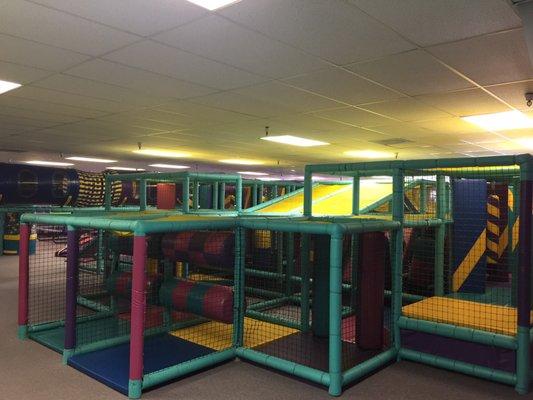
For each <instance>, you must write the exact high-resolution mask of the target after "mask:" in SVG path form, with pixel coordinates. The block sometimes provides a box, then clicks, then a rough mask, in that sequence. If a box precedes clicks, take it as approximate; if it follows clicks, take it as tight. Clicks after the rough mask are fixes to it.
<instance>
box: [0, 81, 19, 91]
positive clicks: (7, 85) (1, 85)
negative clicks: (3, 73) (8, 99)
mask: <svg viewBox="0 0 533 400" xmlns="http://www.w3.org/2000/svg"><path fill="white" fill-rule="evenodd" d="M21 86H22V85H21V84H20V83H15V82H8V81H0V94H2V93H5V92H9V91H10V90H13V89H16V88H19V87H21Z"/></svg>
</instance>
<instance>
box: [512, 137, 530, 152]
mask: <svg viewBox="0 0 533 400" xmlns="http://www.w3.org/2000/svg"><path fill="white" fill-rule="evenodd" d="M515 142H516V143H518V144H519V145H520V146H523V147H527V148H528V149H533V138H522V139H516V140H515Z"/></svg>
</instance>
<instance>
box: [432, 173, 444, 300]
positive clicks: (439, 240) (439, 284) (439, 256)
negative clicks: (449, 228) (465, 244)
mask: <svg viewBox="0 0 533 400" xmlns="http://www.w3.org/2000/svg"><path fill="white" fill-rule="evenodd" d="M436 211H437V218H438V219H440V220H444V219H445V218H446V181H445V180H444V176H442V175H439V176H437V210H436ZM445 238H446V226H445V225H444V224H440V225H437V227H436V232H435V275H434V282H433V285H434V288H435V296H442V295H443V294H444V241H445Z"/></svg>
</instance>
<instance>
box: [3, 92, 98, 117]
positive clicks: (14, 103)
mask: <svg viewBox="0 0 533 400" xmlns="http://www.w3.org/2000/svg"><path fill="white" fill-rule="evenodd" d="M12 93H16V91H14V92H12ZM0 106H1V107H4V106H6V107H7V106H9V107H16V108H20V109H23V110H28V111H38V112H44V113H52V114H61V115H67V116H72V117H78V118H95V117H99V116H102V115H105V114H106V113H105V112H104V111H98V110H91V109H88V108H79V107H72V106H69V105H63V104H53V103H50V102H43V101H39V100H32V99H27V98H22V97H14V96H13V94H8V95H5V96H0Z"/></svg>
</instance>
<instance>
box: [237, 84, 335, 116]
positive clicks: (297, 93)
mask: <svg viewBox="0 0 533 400" xmlns="http://www.w3.org/2000/svg"><path fill="white" fill-rule="evenodd" d="M235 92H236V93H239V94H242V95H244V96H250V97H253V98H255V99H259V100H262V101H266V102H269V103H273V104H279V105H281V106H283V107H287V108H289V109H291V110H293V111H294V112H310V111H315V110H322V109H326V108H335V107H339V106H341V105H342V104H341V103H338V102H336V101H333V100H330V99H327V98H325V97H322V96H317V95H316V94H313V93H309V92H307V91H303V90H300V89H295V88H293V87H290V86H287V85H283V84H281V83H279V82H267V83H263V84H260V85H255V86H248V87H246V88H242V89H238V90H236V91H235Z"/></svg>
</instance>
